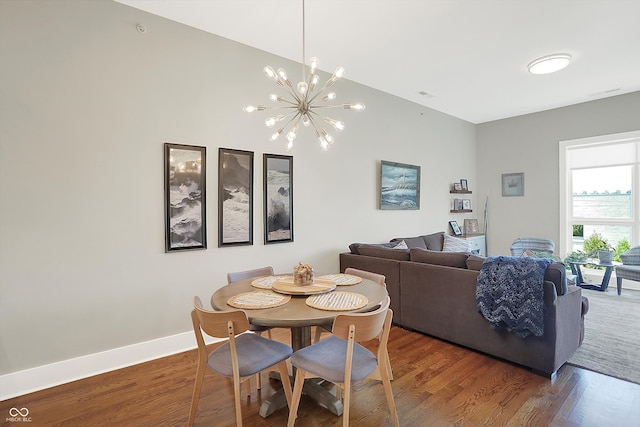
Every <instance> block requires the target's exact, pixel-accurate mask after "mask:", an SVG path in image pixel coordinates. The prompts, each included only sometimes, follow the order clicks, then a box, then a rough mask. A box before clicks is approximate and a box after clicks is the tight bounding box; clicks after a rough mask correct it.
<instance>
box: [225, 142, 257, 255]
mask: <svg viewBox="0 0 640 427" xmlns="http://www.w3.org/2000/svg"><path fill="white" fill-rule="evenodd" d="M252 244H253V152H252V151H242V150H232V149H229V148H220V149H218V247H223V246H230V245H252Z"/></svg>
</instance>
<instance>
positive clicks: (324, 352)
mask: <svg viewBox="0 0 640 427" xmlns="http://www.w3.org/2000/svg"><path fill="white" fill-rule="evenodd" d="M346 360H347V341H345V340H343V339H340V338H337V337H333V336H332V337H329V338H326V339H324V340H322V341H320V342H319V343H317V344H314V345H312V346H310V347H305V348H303V349H302V350H298V351H297V352H296V353H295V354H294V355H293V356H291V364H292V365H293V366H296V367H298V368H302V369H304V370H305V371H308V372H313V373H314V374H316V375H318V376H319V377H321V378H324V379H326V380H329V381H331V382H333V383H341V382H343V381H344V369H345V361H346ZM376 366H378V360H377V359H376V356H375V355H374V354H373V353H371V352H370V351H369V350H367V349H366V348H365V347H363V346H361V345H360V344H358V343H355V344H354V345H353V366H352V368H351V381H352V382H354V383H355V382H358V381H362V380H363V379H365V378H366V377H367V376H368V375H369V374H371V373H372V372H373V371H374V370H375V369H376Z"/></svg>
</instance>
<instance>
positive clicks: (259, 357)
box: [187, 296, 293, 427]
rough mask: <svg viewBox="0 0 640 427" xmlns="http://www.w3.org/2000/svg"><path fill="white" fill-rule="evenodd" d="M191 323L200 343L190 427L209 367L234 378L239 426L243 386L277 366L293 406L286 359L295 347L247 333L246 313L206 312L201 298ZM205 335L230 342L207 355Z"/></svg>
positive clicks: (194, 299)
mask: <svg viewBox="0 0 640 427" xmlns="http://www.w3.org/2000/svg"><path fill="white" fill-rule="evenodd" d="M191 320H192V322H193V330H194V332H195V335H196V341H197V343H198V370H197V372H196V381H195V385H194V387H193V396H192V398H191V409H190V411H189V420H188V423H187V426H189V427H191V426H192V425H193V421H194V419H195V415H196V410H197V408H198V400H199V399H200V391H201V389H202V383H203V380H204V374H205V372H206V370H207V368H209V369H211V370H212V371H214V372H216V373H218V374H220V375H222V376H225V377H228V378H233V393H234V401H235V408H236V425H237V426H238V427H240V426H242V410H241V404H240V384H241V383H242V382H244V381H246V380H248V379H249V378H251V377H252V376H254V375H255V374H257V373H259V372H261V371H263V370H265V369H268V368H271V367H272V366H277V368H278V371H279V372H280V376H281V378H282V386H283V388H284V392H285V396H286V399H287V403H289V404H290V402H291V382H290V381H289V372H288V369H287V364H286V360H287V359H288V358H289V357H290V356H291V354H292V353H293V350H292V349H291V347H289V346H288V345H286V344H283V343H281V342H278V341H274V340H270V339H268V338H265V337H262V336H260V335H256V334H243V332H245V331H247V330H248V329H249V318H248V317H247V313H246V312H245V311H244V310H231V311H210V310H206V309H204V308H203V307H202V301H201V300H200V298H199V297H197V296H196V297H194V298H193V311H192V312H191ZM203 332H204V333H205V334H206V335H209V336H211V337H214V338H227V339H228V341H227V342H226V343H224V344H222V345H221V346H219V347H217V348H216V349H215V350H213V352H211V354H207V347H206V345H205V342H204V336H203Z"/></svg>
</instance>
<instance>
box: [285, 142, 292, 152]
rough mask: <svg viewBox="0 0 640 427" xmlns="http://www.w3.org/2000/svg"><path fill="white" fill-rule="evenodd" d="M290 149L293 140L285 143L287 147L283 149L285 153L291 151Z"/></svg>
mask: <svg viewBox="0 0 640 427" xmlns="http://www.w3.org/2000/svg"><path fill="white" fill-rule="evenodd" d="M292 148H293V139H292V140H290V141H288V142H287V145H285V147H284V149H285V150H286V151H291V149H292Z"/></svg>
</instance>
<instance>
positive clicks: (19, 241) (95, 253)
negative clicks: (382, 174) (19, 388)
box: [0, 0, 476, 374]
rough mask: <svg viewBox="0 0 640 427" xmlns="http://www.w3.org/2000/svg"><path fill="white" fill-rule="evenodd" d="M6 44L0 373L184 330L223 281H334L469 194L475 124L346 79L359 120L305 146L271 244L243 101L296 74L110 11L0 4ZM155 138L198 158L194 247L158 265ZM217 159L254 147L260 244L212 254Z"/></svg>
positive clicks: (253, 124) (256, 138) (155, 21)
mask: <svg viewBox="0 0 640 427" xmlns="http://www.w3.org/2000/svg"><path fill="white" fill-rule="evenodd" d="M138 22H142V23H144V24H145V26H146V27H147V33H146V34H140V33H138V32H137V31H136V28H135V26H136V23H138ZM0 43H1V44H0V57H1V58H2V67H0V85H1V86H0V132H1V133H0V200H1V203H2V209H0V295H1V297H0V373H1V374H5V373H10V372H16V371H20V370H24V369H27V368H30V367H37V366H42V365H46V364H49V363H53V362H56V361H62V360H67V359H70V358H74V357H77V356H82V355H87V354H93V353H96V352H100V351H103V350H108V349H113V348H117V347H120V346H126V345H129V344H133V343H139V342H143V341H146V340H151V339H154V338H159V337H165V336H169V335H172V334H176V333H181V332H186V331H189V330H190V328H191V325H190V320H189V311H190V305H191V299H192V297H193V295H200V296H201V297H202V298H203V299H204V300H205V301H206V300H208V298H209V296H210V295H211V293H212V292H213V291H215V290H216V289H217V288H218V287H219V286H221V285H223V284H225V283H226V279H225V275H226V273H227V271H235V270H243V269H248V268H252V267H257V266H263V265H273V266H274V268H275V269H276V271H279V272H289V271H291V269H292V267H293V265H294V264H296V263H297V262H298V261H305V262H309V263H311V264H314V265H315V267H316V270H317V271H319V272H332V271H336V270H337V268H338V254H339V253H340V252H342V251H344V250H346V249H347V246H348V244H349V243H351V242H353V241H369V242H370V241H387V240H389V239H390V238H392V237H395V236H402V235H416V234H423V233H429V232H435V231H439V230H445V229H446V227H447V221H448V220H450V219H454V218H451V215H450V214H449V203H450V195H449V194H448V190H449V186H450V183H451V182H453V181H457V180H459V179H460V178H467V179H468V180H469V185H470V186H471V188H472V189H475V183H476V179H475V177H476V169H475V158H476V153H475V126H473V125H472V124H470V123H468V122H465V121H462V120H459V119H456V118H453V117H451V116H447V115H444V114H441V113H438V112H435V111H433V110H429V109H427V108H424V107H422V106H419V105H416V104H413V103H410V102H407V101H404V100H401V99H399V98H396V97H393V96H390V95H388V94H385V93H382V92H379V91H376V90H373V89H371V88H369V87H365V86H362V85H358V84H354V83H352V82H348V81H346V82H339V83H338V84H336V86H335V89H336V92H337V93H338V95H339V96H340V99H341V100H346V101H351V100H353V101H362V102H364V103H365V104H366V105H367V110H366V111H365V112H364V113H353V112H343V114H342V115H341V117H342V118H343V119H344V120H345V122H346V125H347V128H346V130H345V131H344V132H343V133H342V134H340V135H336V139H337V141H336V143H335V144H334V146H332V147H331V149H330V151H328V152H326V153H325V152H322V151H321V150H320V148H319V147H318V145H317V143H316V142H315V138H312V137H311V135H310V133H306V134H305V133H301V134H300V135H299V137H298V143H297V145H296V147H295V148H294V150H293V151H292V152H291V153H290V154H292V155H293V156H294V209H295V218H294V220H295V242H293V243H286V244H278V245H268V246H265V245H263V244H262V241H263V232H262V230H263V222H262V209H263V204H262V154H263V153H279V154H286V153H285V152H284V149H283V145H282V144H273V143H269V142H268V141H267V138H268V135H269V133H268V131H267V129H266V128H265V127H264V125H263V120H264V117H265V116H264V115H247V114H245V113H243V112H242V111H241V106H242V105H243V104H247V103H260V102H267V96H268V94H269V93H272V92H274V91H276V90H275V89H274V86H272V84H270V82H269V81H268V80H267V79H266V78H265V77H264V76H263V74H262V68H263V67H264V66H265V65H267V64H270V65H272V66H274V67H276V68H277V67H280V66H283V67H284V68H285V69H287V70H288V71H289V72H290V73H291V74H292V75H293V74H294V73H296V72H297V71H298V70H299V69H300V68H299V65H296V64H294V63H291V62H289V61H286V60H284V59H282V58H278V57H275V56H273V55H270V54H267V53H265V52H262V51H258V50H255V49H252V48H249V47H247V46H243V45H240V44H237V43H234V42H230V41H228V40H226V39H222V38H219V37H216V36H214V35H211V34H207V33H204V32H201V31H198V30H195V29H192V28H188V27H186V26H183V25H180V24H177V23H175V22H171V21H168V20H165V19H162V18H159V17H156V16H153V15H149V14H146V13H144V12H141V11H138V10H136V9H132V8H129V7H127V6H124V5H122V4H118V3H115V2H112V1H108V0H102V1H90V2H87V1H85V2H80V1H75V0H72V1H19V2H18V1H1V2H0ZM344 60H345V63H344V65H345V66H346V67H347V70H348V66H349V64H348V58H344ZM324 78H326V76H324ZM336 115H337V116H338V114H336ZM305 140H306V141H305ZM164 142H173V143H182V144H192V145H200V146H205V147H207V155H208V162H207V166H208V176H207V188H208V193H207V195H208V199H207V206H206V207H207V219H208V239H209V249H207V250H205V251H191V252H185V253H171V254H166V253H164V217H163V143H164ZM219 147H227V148H235V149H243V150H250V151H254V152H255V156H256V157H255V179H254V188H255V193H254V245H253V246H244V247H227V248H221V249H219V248H217V240H218V236H217V222H218V215H217V185H218V180H217V150H218V148H219ZM381 160H388V161H394V162H402V163H410V164H415V165H419V166H421V167H422V198H421V200H422V206H421V209H420V210H418V211H407V212H403V211H380V210H378V209H377V204H378V197H377V191H378V185H379V164H380V161H381ZM463 218H464V216H462V215H459V216H456V217H455V219H457V220H460V221H461V220H462V219H463ZM194 344H195V343H194Z"/></svg>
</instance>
